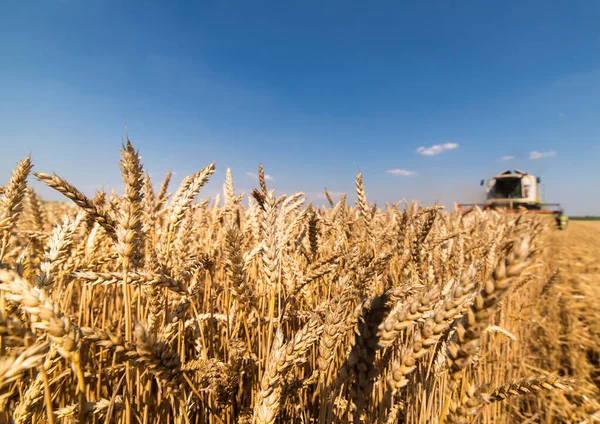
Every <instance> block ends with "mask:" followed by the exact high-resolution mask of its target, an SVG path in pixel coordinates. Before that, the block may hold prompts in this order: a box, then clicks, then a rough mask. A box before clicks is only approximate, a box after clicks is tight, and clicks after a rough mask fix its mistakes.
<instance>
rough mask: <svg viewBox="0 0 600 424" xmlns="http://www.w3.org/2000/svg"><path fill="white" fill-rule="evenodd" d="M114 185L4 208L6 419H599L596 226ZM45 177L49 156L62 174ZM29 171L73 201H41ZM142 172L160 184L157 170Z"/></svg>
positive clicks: (136, 177) (2, 386)
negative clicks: (42, 191) (49, 193)
mask: <svg viewBox="0 0 600 424" xmlns="http://www.w3.org/2000/svg"><path fill="white" fill-rule="evenodd" d="M121 153H122V161H121V163H120V166H121V171H122V175H123V180H124V184H125V190H124V193H125V194H124V195H123V196H120V197H119V196H117V195H114V194H113V195H108V194H106V193H103V192H99V193H97V194H96V196H95V197H93V198H90V197H87V196H86V195H84V194H83V193H81V192H79V191H78V190H77V189H76V188H75V187H76V182H72V183H74V184H73V185H71V184H70V183H69V182H67V181H65V180H63V179H61V178H60V177H59V176H56V175H49V174H43V173H39V174H30V171H31V163H30V160H29V158H28V159H26V160H24V161H23V162H21V163H20V164H19V165H18V167H17V169H16V170H15V172H14V173H13V176H12V178H11V180H10V181H9V182H7V184H6V185H5V186H4V187H3V190H2V192H3V198H2V203H1V205H0V214H1V215H0V236H1V237H2V247H1V251H0V262H1V264H2V268H3V269H2V270H0V314H1V315H0V338H1V346H0V348H1V350H2V352H1V353H2V356H1V359H0V422H13V421H14V422H17V423H29V422H35V423H41V422H48V423H57V422H91V423H103V422H116V423H127V424H130V423H144V424H145V423H155V422H156V423H158V422H161V423H164V422H173V423H250V422H252V423H274V422H298V423H310V422H315V423H316V422H319V423H321V422H323V423H329V422H336V423H340V422H367V423H375V422H407V423H443V422H445V423H462V422H485V423H491V422H495V423H498V422H505V423H515V422H540V423H551V422H577V423H579V422H592V420H593V419H594V418H593V417H594V416H598V415H600V412H599V411H600V403H599V398H600V397H599V391H600V385H599V369H598V359H599V354H600V347H599V340H600V337H599V334H600V316H599V314H598V312H597V299H598V295H600V289H599V285H598V282H599V279H598V277H599V273H600V268H599V265H598V257H600V244H599V240H600V237H599V236H600V225H599V223H593V222H573V223H571V224H570V227H569V229H568V230H567V231H565V232H559V231H557V230H556V229H554V227H553V225H552V224H553V223H552V222H551V221H548V220H544V219H541V220H540V219H539V218H535V217H529V216H520V217H515V216H503V215H501V214H498V213H495V212H486V213H483V212H481V211H477V210H476V211H473V212H471V213H469V214H466V215H462V214H460V213H457V212H447V211H444V210H442V209H441V208H440V207H438V206H435V205H434V206H429V207H423V206H419V205H418V204H416V203H410V204H403V203H399V204H389V205H385V207H384V208H381V207H380V208H377V207H376V206H375V205H373V204H371V203H369V201H368V197H367V195H368V188H367V189H365V186H364V184H363V181H362V176H361V175H360V174H359V175H358V176H357V179H356V198H357V200H356V202H355V204H348V202H347V201H346V196H343V197H342V200H341V201H339V202H337V203H334V202H333V201H332V200H331V198H329V197H328V200H329V203H330V205H329V207H327V208H317V207H314V206H313V205H311V204H309V203H307V201H306V200H305V199H304V197H303V194H302V193H297V194H293V195H290V196H279V195H276V194H275V192H274V191H273V190H270V189H269V187H268V186H267V184H266V182H265V178H264V170H263V169H262V167H261V168H260V169H259V187H258V188H257V189H255V190H254V191H253V193H251V194H250V195H248V196H246V197H247V200H244V197H243V196H241V194H240V193H236V191H235V188H234V184H233V182H234V180H233V177H232V175H231V173H230V172H229V171H228V172H227V179H226V183H225V185H224V187H223V201H222V202H221V201H220V200H218V199H216V200H215V199H213V200H211V201H202V200H200V201H198V200H197V197H198V196H199V197H201V189H202V187H203V185H204V184H205V183H206V182H207V181H208V179H209V178H210V176H211V175H212V174H213V172H214V171H215V167H214V165H213V164H209V165H207V166H206V167H205V168H203V169H201V170H199V171H198V172H197V173H196V174H194V175H192V176H190V177H188V178H186V179H184V181H183V182H182V184H181V186H180V187H179V188H178V189H177V190H175V191H174V194H173V195H170V194H169V187H168V185H169V176H167V178H166V179H165V181H164V182H163V184H162V186H161V188H160V190H158V192H156V191H155V190H154V188H153V185H152V183H153V182H152V181H150V178H149V176H148V175H147V174H145V172H144V169H143V164H142V163H141V161H140V158H139V156H138V153H137V152H136V151H135V149H134V148H133V147H132V146H131V144H130V143H129V142H127V144H126V145H125V146H123V149H122V152H121ZM57 171H60V170H57ZM27 178H37V179H38V180H40V181H42V182H44V183H46V184H47V185H49V186H50V187H53V188H54V189H56V190H58V191H59V192H61V193H63V194H64V195H65V196H66V197H67V198H69V199H71V200H72V201H73V202H74V203H75V204H74V205H73V204H44V203H42V202H41V201H40V199H39V198H38V197H37V195H36V194H35V193H34V192H33V191H32V190H31V189H29V188H28V187H27V184H26V180H27ZM154 183H155V182H154Z"/></svg>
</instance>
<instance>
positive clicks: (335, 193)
mask: <svg viewBox="0 0 600 424" xmlns="http://www.w3.org/2000/svg"><path fill="white" fill-rule="evenodd" d="M327 191H328V192H329V195H330V196H331V198H332V199H335V198H339V197H342V194H344V192H343V191H329V190H327ZM307 194H309V193H307ZM315 199H318V200H324V199H327V196H325V193H316V194H315Z"/></svg>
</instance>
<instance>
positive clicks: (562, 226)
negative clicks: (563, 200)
mask: <svg viewBox="0 0 600 424" xmlns="http://www.w3.org/2000/svg"><path fill="white" fill-rule="evenodd" d="M556 224H557V225H558V229H559V230H566V229H567V226H568V225H569V217H568V216H566V215H560V216H558V217H557V218H556Z"/></svg>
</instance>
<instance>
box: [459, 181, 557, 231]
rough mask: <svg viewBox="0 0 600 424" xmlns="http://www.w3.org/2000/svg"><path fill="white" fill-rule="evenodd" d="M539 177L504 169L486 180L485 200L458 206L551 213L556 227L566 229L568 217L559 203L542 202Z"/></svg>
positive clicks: (462, 209) (465, 208)
mask: <svg viewBox="0 0 600 424" xmlns="http://www.w3.org/2000/svg"><path fill="white" fill-rule="evenodd" d="M540 182H541V181H540V178H539V177H535V176H533V175H531V174H528V173H527V172H523V171H519V170H517V169H515V170H513V171H511V170H506V171H504V172H501V173H500V174H498V175H496V176H495V177H493V178H491V179H490V180H488V181H487V184H486V182H485V180H481V185H482V186H484V185H485V186H486V196H485V203H484V204H481V205H476V204H460V205H458V209H459V210H461V211H463V212H468V211H469V210H471V209H473V208H474V207H475V206H478V207H480V208H482V209H493V210H500V211H503V212H506V213H533V214H539V215H550V216H553V217H554V218H555V219H556V223H557V225H558V228H560V229H565V228H566V227H567V224H568V218H567V216H566V215H564V213H563V209H562V207H561V206H560V204H559V203H542V201H541V193H540Z"/></svg>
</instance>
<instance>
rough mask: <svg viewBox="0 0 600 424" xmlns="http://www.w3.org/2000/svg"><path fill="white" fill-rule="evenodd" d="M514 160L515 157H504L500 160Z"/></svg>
mask: <svg viewBox="0 0 600 424" xmlns="http://www.w3.org/2000/svg"><path fill="white" fill-rule="evenodd" d="M514 158H515V156H513V155H509V156H502V157H501V158H500V160H513V159H514Z"/></svg>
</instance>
